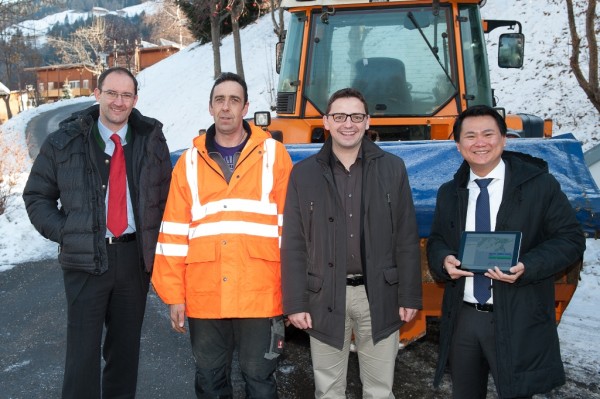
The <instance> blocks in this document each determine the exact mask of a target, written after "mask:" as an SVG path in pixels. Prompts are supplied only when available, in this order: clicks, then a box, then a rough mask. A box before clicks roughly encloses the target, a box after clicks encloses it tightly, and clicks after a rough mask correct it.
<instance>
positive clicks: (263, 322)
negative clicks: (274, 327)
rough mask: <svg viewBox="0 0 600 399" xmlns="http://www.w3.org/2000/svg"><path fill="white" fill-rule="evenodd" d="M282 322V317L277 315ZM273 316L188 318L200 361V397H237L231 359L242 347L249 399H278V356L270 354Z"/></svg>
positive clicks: (197, 360)
mask: <svg viewBox="0 0 600 399" xmlns="http://www.w3.org/2000/svg"><path fill="white" fill-rule="evenodd" d="M276 320H279V321H280V322H281V323H283V320H282V319H281V317H279V318H276ZM271 321H272V319H270V318H256V319H195V318H191V317H190V318H188V324H189V327H190V339H191V342H192V351H193V353H194V359H195V361H196V378H195V390H196V397H197V398H199V399H208V398H233V387H232V385H231V362H232V359H233V352H234V349H237V350H238V355H239V362H240V369H241V372H242V377H243V378H244V381H245V382H246V398H247V399H277V398H278V396H277V384H276V381H275V370H276V368H277V355H274V356H268V353H269V347H270V343H271Z"/></svg>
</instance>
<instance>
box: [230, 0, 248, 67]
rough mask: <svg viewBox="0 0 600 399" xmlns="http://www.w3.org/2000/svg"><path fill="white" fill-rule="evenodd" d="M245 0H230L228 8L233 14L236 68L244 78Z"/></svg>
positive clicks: (232, 26) (232, 29) (232, 28)
mask: <svg viewBox="0 0 600 399" xmlns="http://www.w3.org/2000/svg"><path fill="white" fill-rule="evenodd" d="M244 8H245V2H244V0H229V4H228V5H227V10H228V11H229V13H230V15H231V31H232V33H233V51H234V54H235V70H236V72H237V74H238V75H240V76H241V77H242V79H243V78H244V63H243V61H242V39H241V38H240V18H241V16H242V13H243V12H244Z"/></svg>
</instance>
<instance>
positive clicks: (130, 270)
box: [62, 240, 150, 399]
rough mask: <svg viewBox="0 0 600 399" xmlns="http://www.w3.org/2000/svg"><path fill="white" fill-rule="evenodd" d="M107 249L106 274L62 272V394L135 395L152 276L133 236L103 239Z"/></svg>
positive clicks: (88, 397) (74, 397) (93, 397)
mask: <svg viewBox="0 0 600 399" xmlns="http://www.w3.org/2000/svg"><path fill="white" fill-rule="evenodd" d="M107 250H108V271H106V272H105V273H104V274H102V275H100V276H95V275H91V274H88V273H84V272H77V271H64V273H63V276H64V281H65V292H66V297H67V305H68V316H67V317H68V326H67V356H66V361H65V375H64V381H63V392H62V397H63V398H65V399H67V398H68V399H82V398H85V399H99V398H100V397H101V396H102V398H106V399H108V398H111V399H114V398H134V397H135V389H136V385H137V373H138V363H139V353H140V335H141V330H142V322H143V319H144V311H145V307H146V296H147V294H148V284H149V281H150V276H149V275H148V274H147V273H146V272H145V271H144V270H142V267H141V264H140V257H139V254H138V248H137V243H136V241H135V240H134V241H130V242H127V243H115V244H110V245H109V244H107ZM103 327H106V335H105V338H104V345H103V346H102V357H103V358H104V360H105V366H104V370H103V372H102V387H101V386H100V365H101V359H100V348H101V342H102V332H103ZM101 392H102V395H101Z"/></svg>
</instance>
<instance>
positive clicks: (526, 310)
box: [427, 151, 585, 398]
mask: <svg viewBox="0 0 600 399" xmlns="http://www.w3.org/2000/svg"><path fill="white" fill-rule="evenodd" d="M502 159H503V160H504V162H505V165H506V174H505V182H504V191H503V195H502V203H501V204H500V209H499V210H498V215H497V219H496V230H497V231H521V232H522V233H523V237H522V242H521V252H520V257H519V261H520V262H522V263H523V264H524V265H525V273H524V274H523V275H522V276H521V277H520V278H519V279H518V280H517V281H516V282H515V283H514V284H509V283H503V282H499V281H494V283H493V284H494V290H493V295H494V313H493V315H494V326H495V333H496V334H495V338H496V348H498V351H497V363H498V374H499V377H498V381H496V386H497V388H498V391H499V392H500V394H501V396H502V397H507V398H513V397H525V396H531V395H533V394H536V393H543V392H547V391H549V390H551V389H552V388H554V387H556V386H559V385H562V384H564V381H565V374H564V369H563V364H562V361H561V358H560V350H559V342H558V333H557V331H556V313H555V309H554V275H555V274H556V273H558V272H560V271H562V270H564V269H566V268H567V267H568V266H569V265H571V264H572V263H574V262H575V261H577V260H579V259H581V257H582V256H583V252H584V250H585V237H584V235H583V231H582V230H581V226H580V224H579V222H578V221H577V219H576V217H575V212H574V210H573V208H572V207H571V205H570V203H569V201H568V199H567V197H566V196H565V194H564V193H563V192H562V191H561V189H560V184H559V183H558V181H557V180H556V179H555V178H554V176H552V175H551V174H550V173H548V166H547V164H546V162H545V161H543V160H541V159H539V158H534V157H532V156H529V155H527V154H521V153H517V152H510V151H504V153H503V155H502ZM468 181H469V165H468V164H467V163H466V162H464V163H463V164H462V166H461V167H460V168H459V170H458V172H456V174H455V175H454V180H451V181H449V182H447V183H445V184H443V185H442V186H441V187H440V189H439V191H438V196H437V204H436V210H435V216H434V220H433V225H432V228H431V234H430V236H429V239H428V241H427V257H428V260H429V267H430V269H431V273H432V274H433V276H434V277H435V278H436V279H438V280H440V281H445V283H446V288H445V290H444V300H443V303H442V318H441V325H440V355H439V361H438V366H437V371H436V375H435V380H434V384H435V385H436V386H437V384H439V382H440V380H441V378H442V376H443V373H444V369H445V367H446V363H447V362H448V355H449V350H450V343H451V341H452V334H453V331H454V326H455V324H456V320H457V317H458V313H459V312H460V310H461V308H462V302H463V294H464V288H465V279H464V278H460V279H458V280H451V279H450V277H449V276H448V274H447V273H446V272H444V271H443V268H442V265H443V261H444V258H445V257H446V256H447V255H454V256H457V253H458V248H459V242H460V235H461V232H462V231H463V230H464V226H465V221H466V215H467V202H468V197H469V192H468V190H467V188H466V187H467V183H468Z"/></svg>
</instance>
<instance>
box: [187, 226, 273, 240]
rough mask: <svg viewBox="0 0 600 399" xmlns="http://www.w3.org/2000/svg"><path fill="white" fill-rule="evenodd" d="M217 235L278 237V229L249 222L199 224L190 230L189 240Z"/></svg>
mask: <svg viewBox="0 0 600 399" xmlns="http://www.w3.org/2000/svg"><path fill="white" fill-rule="evenodd" d="M219 234H246V235H250V236H258V237H270V238H277V237H279V227H278V226H273V225H269V224H261V223H251V222H218V223H201V224H199V225H198V226H196V227H194V228H191V229H190V240H191V239H193V238H197V237H206V236H214V235H219Z"/></svg>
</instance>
